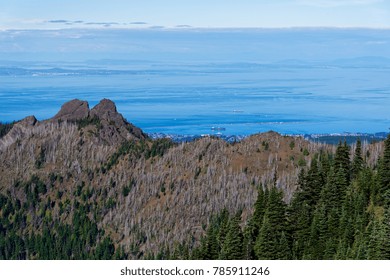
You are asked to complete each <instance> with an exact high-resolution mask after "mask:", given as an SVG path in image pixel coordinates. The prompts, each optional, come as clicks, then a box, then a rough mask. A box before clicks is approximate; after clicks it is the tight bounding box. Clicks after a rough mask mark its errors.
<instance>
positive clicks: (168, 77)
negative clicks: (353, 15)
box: [0, 28, 390, 135]
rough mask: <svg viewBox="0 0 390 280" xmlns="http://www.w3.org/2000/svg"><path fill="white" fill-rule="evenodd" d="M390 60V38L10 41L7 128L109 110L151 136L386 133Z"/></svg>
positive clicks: (58, 33)
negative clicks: (84, 109)
mask: <svg viewBox="0 0 390 280" xmlns="http://www.w3.org/2000/svg"><path fill="white" fill-rule="evenodd" d="M389 58H390V30H385V29H384V30H375V29H304V28H303V29H259V30H257V29H256V30H251V29H248V30H240V29H237V30H235V29H226V30H223V29H222V30H208V29H205V30H197V29H190V30H186V31H178V30H159V31H157V30H142V31H141V30H79V29H70V30H55V31H50V30H49V31H44V30H43V31H42V30H41V31H39V30H32V31H12V30H11V31H0V121H12V120H18V119H21V118H23V117H25V116H28V115H31V114H34V115H35V116H36V117H37V118H38V119H40V120H43V119H47V118H50V117H52V116H54V115H55V114H56V112H57V111H58V110H59V109H60V107H61V105H62V104H63V103H64V102H66V101H69V100H71V99H73V98H78V99H82V100H87V101H88V102H89V103H90V105H91V107H92V106H94V105H95V104H97V103H98V102H99V100H101V99H103V98H109V99H112V100H113V101H114V102H115V103H116V104H117V107H118V111H119V112H121V113H122V114H123V115H124V116H125V117H126V118H127V119H128V120H129V121H130V122H132V123H134V124H135V125H137V126H139V127H140V128H142V129H143V130H144V131H145V132H148V133H153V132H158V133H166V134H189V135H199V134H215V133H223V134H225V135H248V134H253V133H257V132H263V131H268V130H275V131H278V132H281V133H288V134H303V133H343V132H352V133H353V132H366V133H374V132H383V131H384V132H387V131H388V129H389V127H390V114H389V107H390V79H389V77H390V59H389ZM212 127H217V128H222V130H212Z"/></svg>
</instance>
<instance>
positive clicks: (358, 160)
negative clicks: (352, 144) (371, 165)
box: [351, 138, 364, 178]
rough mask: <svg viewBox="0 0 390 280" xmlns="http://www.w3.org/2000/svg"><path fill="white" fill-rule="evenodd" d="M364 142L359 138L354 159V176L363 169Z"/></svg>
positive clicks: (352, 171)
mask: <svg viewBox="0 0 390 280" xmlns="http://www.w3.org/2000/svg"><path fill="white" fill-rule="evenodd" d="M363 164H364V161H363V156H362V142H361V141H360V138H358V140H357V142H356V148H355V153H354V157H353V161H352V170H351V173H352V178H356V177H357V175H358V174H359V172H360V171H361V170H362V169H363Z"/></svg>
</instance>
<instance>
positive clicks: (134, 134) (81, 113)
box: [49, 99, 146, 145]
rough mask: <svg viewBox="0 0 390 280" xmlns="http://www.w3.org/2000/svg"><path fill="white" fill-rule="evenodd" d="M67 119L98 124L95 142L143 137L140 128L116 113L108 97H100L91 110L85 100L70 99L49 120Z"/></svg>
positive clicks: (113, 142) (116, 142)
mask: <svg viewBox="0 0 390 280" xmlns="http://www.w3.org/2000/svg"><path fill="white" fill-rule="evenodd" d="M59 120H61V121H68V122H76V123H82V124H83V126H85V125H88V124H89V123H90V124H91V125H92V124H94V125H97V124H98V126H97V127H98V129H97V131H96V135H97V136H98V137H97V138H96V141H97V142H103V143H106V144H110V145H112V144H118V143H121V142H123V141H125V140H130V139H145V138H146V135H145V134H144V133H143V132H142V130H141V129H139V128H138V127H135V126H134V125H132V124H131V123H129V122H127V121H126V119H125V118H124V117H123V116H122V115H121V114H120V113H118V111H117V109H116V105H115V103H114V102H113V101H111V100H109V99H102V100H101V101H100V102H99V103H98V104H97V105H96V106H95V107H93V108H92V109H91V110H90V109H89V105H88V102H87V101H82V100H79V99H74V100H71V101H69V102H67V103H65V104H64V105H62V107H61V110H60V111H59V112H58V113H57V114H56V115H55V116H54V117H53V118H52V119H50V120H49V121H56V122H57V121H59Z"/></svg>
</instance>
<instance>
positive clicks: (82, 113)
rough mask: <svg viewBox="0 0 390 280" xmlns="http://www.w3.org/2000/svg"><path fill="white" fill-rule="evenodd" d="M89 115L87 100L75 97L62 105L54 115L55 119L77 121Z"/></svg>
mask: <svg viewBox="0 0 390 280" xmlns="http://www.w3.org/2000/svg"><path fill="white" fill-rule="evenodd" d="M88 116H89V105H88V102H87V101H81V100H79V99H73V100H71V101H69V102H66V103H65V104H64V105H62V107H61V110H60V111H59V112H58V113H57V114H56V115H55V116H54V117H53V119H54V120H62V121H77V120H81V119H84V118H87V117H88Z"/></svg>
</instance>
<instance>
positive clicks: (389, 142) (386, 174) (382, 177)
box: [378, 134, 390, 204]
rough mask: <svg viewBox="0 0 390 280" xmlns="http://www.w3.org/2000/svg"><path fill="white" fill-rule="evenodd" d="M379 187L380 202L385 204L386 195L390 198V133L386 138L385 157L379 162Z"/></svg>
mask: <svg viewBox="0 0 390 280" xmlns="http://www.w3.org/2000/svg"><path fill="white" fill-rule="evenodd" d="M378 176H379V188H378V202H379V203H381V204H383V203H384V200H385V197H386V196H388V197H389V198H390V194H389V193H388V191H390V134H389V135H388V136H387V139H386V140H385V149H384V154H383V158H382V159H381V160H380V164H379V171H378Z"/></svg>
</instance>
